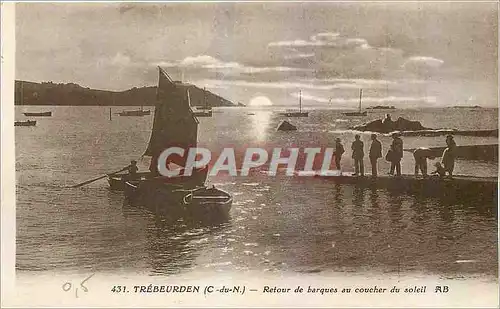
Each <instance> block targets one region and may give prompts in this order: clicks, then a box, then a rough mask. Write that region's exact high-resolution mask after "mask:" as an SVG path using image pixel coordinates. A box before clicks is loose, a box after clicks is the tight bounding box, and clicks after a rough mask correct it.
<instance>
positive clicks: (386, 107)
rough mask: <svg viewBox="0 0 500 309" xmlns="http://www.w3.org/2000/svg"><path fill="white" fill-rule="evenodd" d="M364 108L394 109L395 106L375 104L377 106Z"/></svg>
mask: <svg viewBox="0 0 500 309" xmlns="http://www.w3.org/2000/svg"><path fill="white" fill-rule="evenodd" d="M366 109H373V110H377V109H396V107H394V106H392V105H391V106H385V105H377V106H371V107H367V108H366Z"/></svg>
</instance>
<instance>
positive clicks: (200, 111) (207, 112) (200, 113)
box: [193, 88, 212, 117]
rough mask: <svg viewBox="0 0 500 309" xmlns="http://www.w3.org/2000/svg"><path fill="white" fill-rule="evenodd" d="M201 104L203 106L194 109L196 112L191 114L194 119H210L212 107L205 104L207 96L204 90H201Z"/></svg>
mask: <svg viewBox="0 0 500 309" xmlns="http://www.w3.org/2000/svg"><path fill="white" fill-rule="evenodd" d="M203 102H204V106H202V107H196V110H195V111H193V114H194V115H195V116H196V117H212V107H211V106H208V104H207V95H206V90H205V88H203Z"/></svg>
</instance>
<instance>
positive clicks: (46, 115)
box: [23, 112, 52, 117]
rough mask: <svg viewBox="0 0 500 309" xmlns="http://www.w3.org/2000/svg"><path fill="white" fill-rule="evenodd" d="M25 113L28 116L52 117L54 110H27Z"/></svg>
mask: <svg viewBox="0 0 500 309" xmlns="http://www.w3.org/2000/svg"><path fill="white" fill-rule="evenodd" d="M23 114H24V116H28V117H50V116H52V112H26V113H23Z"/></svg>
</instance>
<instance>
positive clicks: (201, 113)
mask: <svg viewBox="0 0 500 309" xmlns="http://www.w3.org/2000/svg"><path fill="white" fill-rule="evenodd" d="M193 114H194V115H195V116H196V117H212V111H211V110H206V111H205V110H202V111H195V112H193Z"/></svg>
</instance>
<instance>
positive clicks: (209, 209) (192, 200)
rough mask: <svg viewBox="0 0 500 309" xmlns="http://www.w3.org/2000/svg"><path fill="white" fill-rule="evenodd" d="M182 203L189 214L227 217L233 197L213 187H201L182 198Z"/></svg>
mask: <svg viewBox="0 0 500 309" xmlns="http://www.w3.org/2000/svg"><path fill="white" fill-rule="evenodd" d="M182 202H183V204H184V205H185V207H186V209H187V210H188V211H189V212H190V213H196V214H199V215H220V216H227V215H229V211H230V210H231V206H232V204H233V197H232V196H231V195H230V194H229V193H227V192H225V191H223V190H220V189H217V188H215V187H212V188H206V187H203V188H200V189H197V190H193V191H192V192H191V193H189V194H187V195H186V196H184V198H183V199H182Z"/></svg>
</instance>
